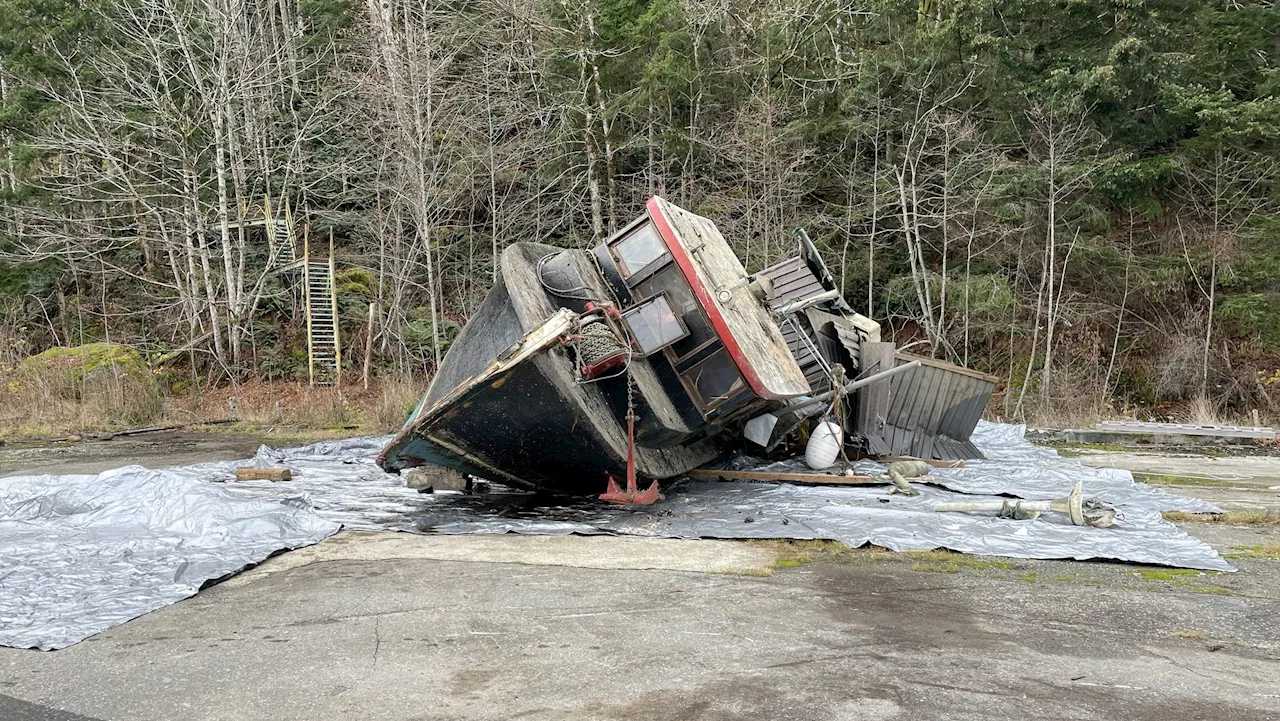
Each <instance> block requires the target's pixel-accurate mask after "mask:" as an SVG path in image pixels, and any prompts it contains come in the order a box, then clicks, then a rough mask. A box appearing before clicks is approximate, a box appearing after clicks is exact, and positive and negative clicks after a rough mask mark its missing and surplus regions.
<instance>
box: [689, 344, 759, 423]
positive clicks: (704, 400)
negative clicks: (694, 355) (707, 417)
mask: <svg viewBox="0 0 1280 721" xmlns="http://www.w3.org/2000/svg"><path fill="white" fill-rule="evenodd" d="M683 375H684V377H685V379H686V384H687V385H688V386H690V387H691V388H692V389H693V390H694V391H695V392H696V393H697V399H696V400H697V401H698V405H700V406H702V409H703V410H704V411H706V410H710V409H712V408H715V407H716V406H718V405H720V404H721V403H724V402H725V401H727V400H729V399H730V398H732V397H733V396H735V395H737V393H738V391H740V390H742V389H743V387H744V386H743V382H742V376H740V375H738V367H737V366H736V365H734V363H733V359H732V358H730V357H729V353H728V351H726V350H724V349H723V348H721V349H720V350H719V351H716V352H715V353H714V354H712V356H711V357H710V358H707V359H706V360H705V361H703V362H701V363H699V364H698V365H696V366H694V367H693V368H690V369H689V370H688V371H686V372H685V373H684V374H683Z"/></svg>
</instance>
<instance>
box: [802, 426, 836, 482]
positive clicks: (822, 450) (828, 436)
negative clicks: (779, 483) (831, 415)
mask: <svg viewBox="0 0 1280 721" xmlns="http://www.w3.org/2000/svg"><path fill="white" fill-rule="evenodd" d="M843 442H844V432H843V431H841V430H840V424H838V423H836V422H835V421H823V422H822V423H819V424H818V427H817V428H814V429H813V433H811V434H809V444H808V445H807V446H805V448H804V462H805V463H806V464H808V466H809V467H810V468H812V469H813V470H815V471H821V470H824V469H827V468H830V467H831V466H833V465H835V462H836V458H839V457H840V445H841V444H842V443H843Z"/></svg>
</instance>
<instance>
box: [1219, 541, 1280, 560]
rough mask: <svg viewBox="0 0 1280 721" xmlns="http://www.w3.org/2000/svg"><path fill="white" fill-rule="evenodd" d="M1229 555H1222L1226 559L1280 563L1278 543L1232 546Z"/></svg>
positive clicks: (1279, 545) (1279, 544) (1279, 546)
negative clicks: (1259, 559)
mask: <svg viewBox="0 0 1280 721" xmlns="http://www.w3.org/2000/svg"><path fill="white" fill-rule="evenodd" d="M1232 548H1233V549H1235V550H1233V551H1232V552H1231V553H1224V554H1222V555H1223V556H1225V557H1226V558H1263V559H1267V560H1271V561H1280V543H1270V544H1267V545H1265V546H1232Z"/></svg>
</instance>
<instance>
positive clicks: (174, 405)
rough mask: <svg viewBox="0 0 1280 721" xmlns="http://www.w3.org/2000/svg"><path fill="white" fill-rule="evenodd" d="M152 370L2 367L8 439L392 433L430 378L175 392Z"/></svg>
mask: <svg viewBox="0 0 1280 721" xmlns="http://www.w3.org/2000/svg"><path fill="white" fill-rule="evenodd" d="M165 385H167V384H157V383H155V382H154V381H153V379H152V378H151V377H149V376H146V375H144V376H140V377H139V376H137V375H136V374H135V375H127V374H120V373H102V372H99V373H95V374H94V375H93V376H91V377H89V378H87V379H85V380H84V381H76V382H69V381H67V380H66V379H65V378H63V377H62V376H59V375H58V374H54V373H40V372H31V371H29V370H23V371H18V370H16V369H15V370H11V371H10V372H8V373H7V374H4V373H0V437H12V438H48V437H51V436H63V435H70V434H83V433H95V432H107V431H114V430H120V429H123V428H133V427H138V426H146V425H162V424H179V423H188V424H199V423H202V422H209V421H227V420H230V421H235V422H236V425H232V426H219V427H211V430H212V429H216V428H223V427H225V428H231V429H233V430H244V428H245V426H249V427H252V428H253V429H255V430H256V429H280V428H286V427H287V428H289V429H295V430H301V431H304V432H306V431H341V432H344V433H346V434H354V433H390V432H393V431H395V430H398V429H399V428H400V426H401V425H403V424H404V421H405V419H406V418H407V417H408V414H409V412H410V411H412V410H413V407H414V405H415V404H416V403H417V401H418V398H419V397H420V396H421V394H422V392H423V390H424V389H425V387H426V384H425V383H423V382H421V381H415V380H407V379H405V380H402V379H378V380H376V381H375V383H373V384H372V385H371V387H370V388H369V389H368V390H365V389H364V388H363V386H361V385H359V384H358V383H356V384H348V385H346V386H342V387H317V388H312V387H309V386H307V385H306V384H302V383H290V382H274V383H264V382H258V381H254V382H250V383H243V384H238V385H235V386H221V387H215V388H208V389H199V388H196V389H194V390H191V389H188V390H185V391H183V390H179V392H177V393H165V392H164V391H165V390H169V389H167V388H165V387H164V386H165Z"/></svg>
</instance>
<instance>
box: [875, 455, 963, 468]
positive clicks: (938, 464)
mask: <svg viewBox="0 0 1280 721" xmlns="http://www.w3.org/2000/svg"><path fill="white" fill-rule="evenodd" d="M866 459H867V460H868V461H875V462H876V463H893V462H895V461H924V462H925V463H928V464H929V465H931V466H933V467H934V468H964V461H937V460H933V459H929V458H914V457H912V456H866Z"/></svg>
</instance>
